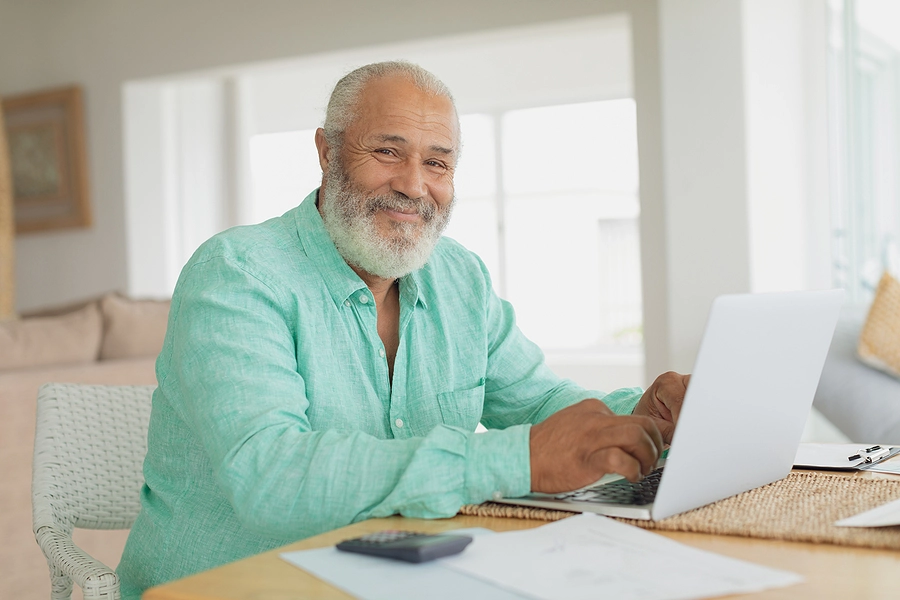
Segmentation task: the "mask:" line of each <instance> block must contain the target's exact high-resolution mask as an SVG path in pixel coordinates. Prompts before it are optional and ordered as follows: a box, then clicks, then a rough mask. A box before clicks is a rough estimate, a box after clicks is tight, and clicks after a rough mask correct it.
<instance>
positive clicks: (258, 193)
mask: <svg viewBox="0 0 900 600" xmlns="http://www.w3.org/2000/svg"><path fill="white" fill-rule="evenodd" d="M315 133H316V130H315V129H305V130H302V131H284V132H280V133H267V134H263V135H255V136H253V137H252V138H250V172H251V177H252V182H253V183H252V184H253V188H252V189H253V201H252V203H251V206H250V218H251V222H253V223H258V222H260V221H265V220H266V219H270V218H272V217H277V216H279V215H282V214H284V213H285V212H287V211H288V210H290V209H292V208H294V207H295V206H297V205H298V204H300V202H302V201H303V199H304V198H305V197H306V195H307V194H309V193H310V192H311V191H313V190H314V189H315V188H317V187H319V185H320V184H321V182H322V171H321V169H320V168H319V156H318V154H317V153H316V144H315V141H314V140H315Z"/></svg>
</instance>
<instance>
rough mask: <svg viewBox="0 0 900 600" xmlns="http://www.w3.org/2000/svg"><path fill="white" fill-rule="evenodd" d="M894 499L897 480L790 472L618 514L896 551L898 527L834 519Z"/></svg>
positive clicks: (529, 511)
mask: <svg viewBox="0 0 900 600" xmlns="http://www.w3.org/2000/svg"><path fill="white" fill-rule="evenodd" d="M898 498H900V481H895V480H887V479H861V478H856V477H845V476H842V475H833V474H830V473H820V472H809V473H806V472H793V473H791V474H790V475H788V476H787V477H785V478H784V479H781V480H779V481H776V482H775V483H770V484H769V485H766V486H763V487H760V488H756V489H755V490H750V491H749V492H744V493H743V494H738V495H737V496H732V497H731V498H726V499H725V500H720V501H719V502H715V503H713V504H709V505H707V506H703V507H701V508H697V509H694V510H692V511H689V512H686V513H682V514H680V515H676V516H674V517H669V518H668V519H663V520H661V521H638V520H634V519H618V520H619V521H622V522H624V523H629V524H631V525H637V526H638V527H642V528H644V529H656V530H661V531H691V532H695V533H713V534H718V535H736V536H742V537H753V538H763V539H770V540H787V541H793V542H814V543H826V544H838V545H842V546H860V547H863V548H882V549H889V550H900V526H897V527H871V528H858V527H835V526H834V522H835V521H837V520H839V519H843V518H846V517H849V516H851V515H855V514H857V513H860V512H863V511H865V510H869V509H871V508H875V507H876V506H879V505H881V504H885V503H886V502H890V501H891V500H896V499H898ZM459 514H462V515H472V516H482V517H512V518H518V519H535V520H540V521H558V520H559V519H564V518H566V517H571V516H572V515H573V514H576V513H571V512H567V511H562V510H546V509H543V508H529V507H525V506H512V505H509V504H497V503H495V502H485V503H484V504H468V505H466V506H463V507H462V508H461V509H460V511H459Z"/></svg>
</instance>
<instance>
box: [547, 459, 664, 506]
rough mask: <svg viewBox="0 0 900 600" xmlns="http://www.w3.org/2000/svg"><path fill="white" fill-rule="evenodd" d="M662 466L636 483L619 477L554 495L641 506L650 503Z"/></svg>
mask: <svg viewBox="0 0 900 600" xmlns="http://www.w3.org/2000/svg"><path fill="white" fill-rule="evenodd" d="M662 470H663V468H662V467H659V468H658V469H654V470H653V471H652V472H651V473H650V474H649V475H647V476H646V477H644V478H643V479H642V480H640V481H639V482H637V483H631V482H630V481H628V480H627V479H621V480H619V481H614V482H612V483H605V484H603V485H597V486H594V487H590V488H586V489H583V490H578V491H577V492H569V493H566V494H559V495H557V496H555V498H556V499H557V500H573V501H575V502H596V503H598V504H634V505H638V506H643V505H646V504H651V503H652V502H653V499H654V498H656V490H657V489H659V480H660V478H661V477H662Z"/></svg>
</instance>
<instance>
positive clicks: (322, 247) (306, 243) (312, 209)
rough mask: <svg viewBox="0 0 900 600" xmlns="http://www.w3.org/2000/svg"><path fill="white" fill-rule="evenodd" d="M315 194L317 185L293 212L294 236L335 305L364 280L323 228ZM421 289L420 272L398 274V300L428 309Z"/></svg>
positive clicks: (356, 289) (346, 297) (362, 286)
mask: <svg viewBox="0 0 900 600" xmlns="http://www.w3.org/2000/svg"><path fill="white" fill-rule="evenodd" d="M318 196H319V188H316V189H315V190H313V191H312V192H310V194H309V195H308V196H307V197H306V198H304V200H303V202H301V203H300V206H299V207H298V208H297V210H296V211H295V213H294V214H295V222H296V226H297V236H298V237H299V238H300V244H301V245H302V246H303V250H304V251H305V252H306V255H307V256H308V257H309V258H310V260H311V262H312V263H313V264H314V265H315V267H316V268H317V269H318V270H319V273H320V274H321V276H322V280H323V281H324V282H325V286H326V287H327V288H328V293H329V294H330V295H331V298H332V300H334V303H335V305H340V304H343V303H344V302H345V301H346V300H347V299H348V298H349V297H350V296H351V295H353V294H354V293H355V292H358V291H359V290H361V289H367V288H366V283H365V282H364V281H363V280H362V279H361V278H360V276H359V275H357V274H356V272H355V271H354V270H353V269H351V268H350V265H348V264H347V261H345V260H344V258H343V257H342V256H341V254H340V253H339V252H338V250H337V248H336V247H335V245H334V242H333V241H332V240H331V236H329V235H328V232H327V231H326V230H325V224H324V223H323V222H322V215H320V214H319V208H318V206H316V199H317V198H318ZM422 288H423V286H422V285H421V275H420V274H419V272H418V271H413V272H412V273H410V274H409V275H406V276H404V277H401V278H400V299H401V302H408V303H409V304H410V305H412V306H415V305H416V304H421V305H422V306H423V307H424V308H428V305H427V304H426V302H425V299H424V298H423V297H422V295H421V291H422Z"/></svg>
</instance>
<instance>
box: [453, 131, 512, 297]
mask: <svg viewBox="0 0 900 600" xmlns="http://www.w3.org/2000/svg"><path fill="white" fill-rule="evenodd" d="M459 121H460V127H461V129H462V132H461V133H462V146H463V149H462V154H461V156H460V161H459V165H458V166H457V169H456V174H455V176H454V178H453V182H454V186H455V190H456V208H455V209H454V211H453V218H452V219H451V220H450V225H449V226H448V227H447V231H446V235H447V236H448V237H451V238H453V239H455V240H456V241H458V242H459V243H461V244H462V245H463V246H465V247H466V248H468V249H469V250H471V251H473V252H475V253H476V254H478V256H480V257H481V260H483V261H484V263H485V265H487V268H488V270H489V271H490V273H491V277H492V278H493V280H494V285H495V288H496V287H497V283H498V282H499V279H498V277H499V250H500V242H499V237H498V233H497V232H498V225H497V196H496V192H497V161H496V148H495V147H494V145H495V142H494V139H495V138H494V119H493V117H491V116H490V115H481V114H472V115H462V116H461V117H460V118H459Z"/></svg>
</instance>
